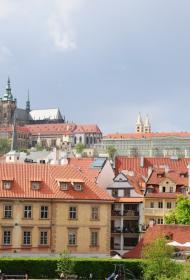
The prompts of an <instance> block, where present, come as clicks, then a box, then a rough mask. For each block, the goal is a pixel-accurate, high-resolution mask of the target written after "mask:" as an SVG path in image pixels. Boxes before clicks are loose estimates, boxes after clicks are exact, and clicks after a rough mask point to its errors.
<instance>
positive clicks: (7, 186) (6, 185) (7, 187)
mask: <svg viewBox="0 0 190 280" xmlns="http://www.w3.org/2000/svg"><path fill="white" fill-rule="evenodd" d="M3 189H4V190H10V189H11V181H3Z"/></svg>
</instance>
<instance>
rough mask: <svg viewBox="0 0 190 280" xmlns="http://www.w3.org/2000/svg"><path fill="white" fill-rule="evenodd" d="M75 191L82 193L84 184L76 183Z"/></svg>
mask: <svg viewBox="0 0 190 280" xmlns="http://www.w3.org/2000/svg"><path fill="white" fill-rule="evenodd" d="M74 189H75V191H82V184H80V183H74Z"/></svg>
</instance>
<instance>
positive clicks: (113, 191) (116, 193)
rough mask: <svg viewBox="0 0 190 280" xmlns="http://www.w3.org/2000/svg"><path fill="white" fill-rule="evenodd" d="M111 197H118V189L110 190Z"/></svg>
mask: <svg viewBox="0 0 190 280" xmlns="http://www.w3.org/2000/svg"><path fill="white" fill-rule="evenodd" d="M112 196H113V197H118V189H113V190H112Z"/></svg>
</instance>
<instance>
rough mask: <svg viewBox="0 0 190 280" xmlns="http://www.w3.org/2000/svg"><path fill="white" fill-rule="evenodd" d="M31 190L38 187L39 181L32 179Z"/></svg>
mask: <svg viewBox="0 0 190 280" xmlns="http://www.w3.org/2000/svg"><path fill="white" fill-rule="evenodd" d="M31 187H32V190H39V189H40V181H32V182H31Z"/></svg>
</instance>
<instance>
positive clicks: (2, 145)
mask: <svg viewBox="0 0 190 280" xmlns="http://www.w3.org/2000/svg"><path fill="white" fill-rule="evenodd" d="M10 149H11V142H10V141H9V140H8V139H6V138H0V154H6V153H8V152H9V151H10Z"/></svg>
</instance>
